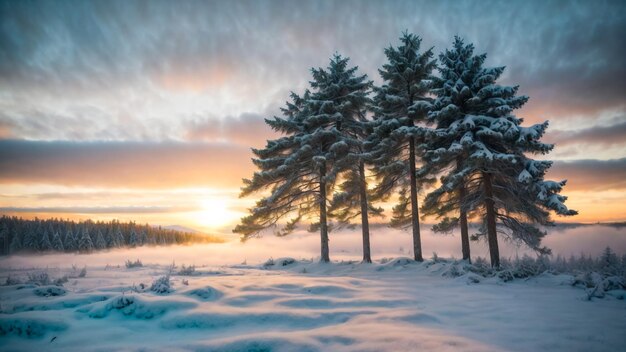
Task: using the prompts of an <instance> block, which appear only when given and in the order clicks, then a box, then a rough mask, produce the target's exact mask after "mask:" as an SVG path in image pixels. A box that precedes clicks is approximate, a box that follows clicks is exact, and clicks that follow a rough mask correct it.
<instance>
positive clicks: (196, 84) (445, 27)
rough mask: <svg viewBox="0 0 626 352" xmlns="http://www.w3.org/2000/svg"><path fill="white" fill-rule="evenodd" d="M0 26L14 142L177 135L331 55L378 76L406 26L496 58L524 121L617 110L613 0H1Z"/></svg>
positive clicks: (439, 46) (618, 48)
mask: <svg viewBox="0 0 626 352" xmlns="http://www.w3.org/2000/svg"><path fill="white" fill-rule="evenodd" d="M0 23H2V25H1V26H0V111H2V114H3V116H0V121H5V122H9V123H10V125H11V131H12V134H11V136H12V138H26V139H45V140H58V139H63V140H153V141H158V140H183V139H184V138H185V137H186V136H187V135H188V133H189V130H188V126H189V125H190V124H192V123H198V124H200V125H201V122H202V120H207V121H210V118H215V117H223V116H240V115H242V114H243V113H244V112H246V111H256V112H261V111H271V112H275V113H277V112H278V108H279V107H280V106H281V105H282V102H283V101H284V100H285V99H286V98H287V94H288V92H289V91H290V90H294V91H301V90H302V89H303V88H304V87H305V86H306V84H307V82H308V80H309V79H310V76H309V68H310V67H318V66H324V65H325V64H326V63H327V60H328V57H329V56H330V55H331V54H332V53H333V52H335V51H339V52H341V53H343V54H346V55H348V56H350V57H351V58H352V60H353V63H354V64H356V65H359V66H360V69H361V70H362V72H365V73H368V74H369V75H370V76H371V78H373V79H375V80H379V78H378V74H377V68H378V67H380V65H381V64H383V62H384V60H385V58H384V55H383V48H384V47H386V46H388V45H390V44H396V43H397V37H398V36H399V35H400V33H401V31H402V30H405V29H408V30H409V31H412V32H415V33H417V34H419V35H421V36H422V37H423V38H424V46H425V47H430V46H435V52H440V51H441V50H443V49H444V48H446V47H448V46H449V45H450V43H451V41H452V37H453V36H454V35H455V34H461V35H463V36H464V37H465V38H466V39H467V40H468V41H471V42H474V43H475V44H476V47H477V49H476V51H477V52H487V53H488V54H489V57H488V64H489V65H506V66H507V67H508V69H507V71H506V73H505V76H504V77H503V82H504V83H507V84H520V85H521V91H522V92H523V93H525V94H529V95H530V96H531V100H530V102H529V103H528V106H527V108H525V110H524V111H523V112H522V113H521V114H520V115H521V116H523V117H527V120H528V121H530V122H534V121H537V120H539V119H545V118H551V119H554V118H556V120H557V122H558V121H559V120H567V119H570V118H571V117H572V116H574V115H575V116H581V115H583V116H586V117H587V118H591V117H596V116H597V115H598V114H599V113H601V112H602V111H605V110H612V111H621V112H623V111H624V109H626V107H625V101H624V97H625V96H626V94H625V93H626V80H624V79H621V78H622V77H624V76H626V72H625V70H626V67H624V65H623V57H625V56H626V46H625V45H620V44H622V43H623V33H624V32H626V4H625V3H624V2H619V1H597V2H560V1H551V2H546V1H525V2H508V1H507V2H486V3H483V2H476V1H442V2H430V1H424V2H420V1H388V2H379V1H340V2H335V1H297V2H294V1H273V2H245V3H240V2H226V1H217V2H213V1H210V2H209V1H207V2H195V1H182V2H176V3H173V2H168V1H150V2H128V1H107V2H106V3H103V2H100V1H82V2H79V3H77V2H74V1H54V2H45V1H42V2H26V1H13V2H11V1H5V2H0ZM494 29H495V30H494ZM200 125H199V126H197V127H198V129H199V130H202V128H201V127H202V126H200ZM54 126H62V127H54ZM211 133H212V132H211ZM211 133H209V135H211ZM198 135H200V136H202V133H201V131H198V132H196V136H198ZM199 139H205V138H204V137H202V138H199Z"/></svg>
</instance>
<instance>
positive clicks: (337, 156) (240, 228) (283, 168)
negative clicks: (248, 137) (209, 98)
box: [233, 56, 350, 262]
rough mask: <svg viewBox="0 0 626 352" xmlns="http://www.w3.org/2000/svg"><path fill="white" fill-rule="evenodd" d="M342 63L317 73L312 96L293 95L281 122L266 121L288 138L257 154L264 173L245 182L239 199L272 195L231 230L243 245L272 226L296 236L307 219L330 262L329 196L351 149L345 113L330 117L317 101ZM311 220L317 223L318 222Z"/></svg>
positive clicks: (327, 106)
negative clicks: (344, 129)
mask: <svg viewBox="0 0 626 352" xmlns="http://www.w3.org/2000/svg"><path fill="white" fill-rule="evenodd" d="M342 60H343V58H341V57H339V56H335V57H334V58H333V59H332V60H331V64H330V66H329V68H328V71H325V70H323V69H313V70H312V73H313V79H314V80H313V81H312V82H310V83H311V87H312V89H313V91H312V92H311V91H309V90H307V91H306V92H305V93H304V95H303V96H302V97H300V96H298V95H297V94H295V93H292V94H291V100H292V101H291V102H287V106H286V107H285V108H283V109H282V111H283V115H284V117H283V118H279V117H274V118H273V119H266V120H265V121H266V123H267V124H268V125H270V127H272V129H274V130H275V131H277V132H281V133H283V134H284V135H285V136H284V137H281V138H279V139H276V140H270V141H268V142H267V145H266V147H265V148H264V149H253V150H252V151H253V153H254V154H255V155H256V158H255V159H253V162H254V164H255V165H256V166H257V167H258V168H259V169H260V171H257V172H255V174H254V176H253V178H252V179H251V180H248V179H244V187H243V189H242V192H241V196H242V197H244V196H247V195H249V194H252V193H255V192H259V191H262V190H270V193H271V194H270V195H269V196H267V197H264V198H262V199H261V200H259V201H258V202H257V203H256V206H255V207H254V208H252V209H250V213H251V214H250V215H249V216H246V217H244V218H242V219H241V223H240V224H239V225H237V227H236V228H235V229H234V230H233V232H235V233H239V234H241V235H242V237H241V238H242V240H246V239H248V238H250V237H253V236H256V235H258V234H259V233H260V232H261V231H262V230H264V229H266V228H268V227H274V226H277V223H278V222H279V221H281V220H286V222H285V225H284V226H282V228H279V229H278V230H277V231H276V234H277V235H278V236H284V235H287V234H289V233H290V232H292V231H293V230H294V229H295V228H296V226H297V224H298V223H299V222H300V221H302V220H303V219H304V220H309V219H311V220H313V219H315V220H317V221H316V222H315V223H313V224H312V226H311V228H319V231H320V242H321V249H320V252H321V261H322V262H329V261H330V255H329V247H328V220H327V217H328V214H327V206H328V204H327V203H328V196H327V195H328V193H329V192H330V191H331V190H333V189H334V186H335V182H336V179H337V174H338V173H339V172H340V171H342V170H341V167H343V164H342V163H337V160H342V158H343V157H345V156H346V155H347V153H348V152H349V150H350V148H349V146H348V144H347V143H346V141H345V140H344V138H343V136H342V134H341V132H340V129H341V122H342V116H341V114H334V113H333V114H329V112H332V110H333V109H335V108H336V107H335V106H334V104H331V103H329V102H324V101H317V100H314V99H315V97H319V98H323V91H322V90H320V89H319V88H323V87H324V82H323V80H325V79H328V77H327V75H328V74H329V73H328V72H333V71H335V70H337V69H336V68H333V67H335V66H339V65H342V63H341V61H342ZM315 220H313V221H315Z"/></svg>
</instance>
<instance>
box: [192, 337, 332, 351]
mask: <svg viewBox="0 0 626 352" xmlns="http://www.w3.org/2000/svg"><path fill="white" fill-rule="evenodd" d="M194 350H201V351H205V350H208V351H211V352H293V351H298V352H316V351H320V350H321V348H320V347H319V346H318V345H316V344H312V343H306V342H296V341H293V340H290V339H285V338H282V339H281V338H244V339H239V340H235V341H233V342H230V341H228V342H224V341H219V342H218V343H214V344H211V345H208V346H207V345H203V346H201V347H198V348H194Z"/></svg>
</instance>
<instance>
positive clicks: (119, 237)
mask: <svg viewBox="0 0 626 352" xmlns="http://www.w3.org/2000/svg"><path fill="white" fill-rule="evenodd" d="M115 246H116V247H124V246H126V239H125V238H124V234H122V229H120V228H119V227H117V228H116V229H115Z"/></svg>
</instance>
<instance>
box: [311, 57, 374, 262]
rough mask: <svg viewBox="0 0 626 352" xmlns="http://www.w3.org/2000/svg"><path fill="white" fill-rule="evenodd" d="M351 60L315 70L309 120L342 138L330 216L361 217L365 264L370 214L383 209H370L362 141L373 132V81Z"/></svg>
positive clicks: (339, 60) (346, 219)
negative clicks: (368, 116) (368, 112)
mask: <svg viewBox="0 0 626 352" xmlns="http://www.w3.org/2000/svg"><path fill="white" fill-rule="evenodd" d="M348 61H349V59H348V58H345V57H342V56H340V55H338V54H336V55H335V56H334V57H333V58H332V59H331V61H330V65H329V66H328V68H327V69H322V68H319V69H313V70H312V73H313V79H314V80H313V81H312V82H311V86H312V88H313V92H312V93H311V96H310V98H309V99H308V102H307V103H308V109H309V111H310V113H311V116H310V117H309V120H312V121H324V122H323V124H322V126H323V125H324V124H325V125H326V126H325V128H327V129H330V128H332V129H336V131H337V132H339V134H340V137H341V139H340V140H339V141H337V142H336V143H334V144H333V145H332V148H333V149H334V151H335V153H337V155H340V157H339V158H338V159H336V160H335V162H334V163H335V165H334V169H335V170H336V171H335V172H336V173H339V174H340V177H339V180H340V181H341V182H340V184H339V187H338V188H339V192H337V193H335V194H334V195H333V198H332V201H331V203H330V208H329V214H330V216H331V217H332V218H335V219H336V220H338V221H339V223H340V225H348V224H349V223H350V222H351V221H352V219H354V218H355V217H358V216H360V217H361V225H362V237H363V261H364V262H366V263H371V262H372V258H371V250H370V240H369V237H370V235H369V219H368V213H372V214H374V215H379V214H380V213H381V212H382V209H376V208H373V207H371V206H370V204H369V202H368V193H369V192H368V189H367V182H366V175H365V158H364V151H365V150H364V145H363V142H364V140H365V138H366V136H367V135H368V133H369V132H370V129H371V128H370V126H369V124H368V120H367V119H366V109H367V107H368V106H369V105H371V103H370V99H369V98H368V94H369V90H370V88H371V86H372V82H371V81H369V80H368V79H367V75H357V74H356V71H357V69H358V68H357V67H352V68H349V67H348Z"/></svg>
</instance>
